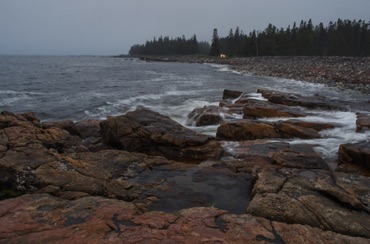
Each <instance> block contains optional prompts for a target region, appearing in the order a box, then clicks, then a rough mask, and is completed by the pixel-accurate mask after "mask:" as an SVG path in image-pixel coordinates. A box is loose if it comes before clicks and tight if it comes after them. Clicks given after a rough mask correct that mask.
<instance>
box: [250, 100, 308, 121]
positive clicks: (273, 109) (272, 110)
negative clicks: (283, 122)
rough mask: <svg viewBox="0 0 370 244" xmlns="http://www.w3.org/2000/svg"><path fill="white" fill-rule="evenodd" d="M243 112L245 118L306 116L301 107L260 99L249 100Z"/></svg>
mask: <svg viewBox="0 0 370 244" xmlns="http://www.w3.org/2000/svg"><path fill="white" fill-rule="evenodd" d="M243 113H244V118H248V119H255V118H276V117H304V116H305V115H304V114H303V113H302V112H301V111H299V109H294V108H292V107H289V106H283V105H278V104H273V103H269V102H265V101H259V100H248V101H247V102H246V103H245V106H244V109H243Z"/></svg>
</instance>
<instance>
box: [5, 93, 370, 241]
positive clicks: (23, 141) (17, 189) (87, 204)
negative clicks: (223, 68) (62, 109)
mask: <svg viewBox="0 0 370 244" xmlns="http://www.w3.org/2000/svg"><path fill="white" fill-rule="evenodd" d="M259 92H261V94H262V95H263V96H265V97H266V100H265V101H261V100H259V101H256V100H253V98H251V97H248V96H246V95H245V94H244V93H243V92H241V91H225V94H224V96H223V100H221V101H220V105H219V106H214V107H211V108H208V107H204V108H198V109H195V110H194V111H193V112H192V114H191V115H189V120H190V121H191V120H193V123H194V124H196V123H198V122H199V123H198V124H196V125H197V126H206V125H207V124H212V125H215V124H216V125H217V126H218V131H219V133H218V136H217V137H212V136H208V135H203V134H199V133H196V132H194V131H192V130H190V129H188V128H186V127H183V126H181V125H180V124H178V123H176V122H174V121H173V120H171V119H170V118H168V117H166V116H163V115H160V114H158V113H156V112H153V111H150V110H147V109H140V110H137V111H132V112H128V113H126V114H125V115H121V116H116V117H109V118H107V119H106V120H102V121H97V120H88V121H81V122H78V123H74V122H72V121H59V122H47V123H42V122H40V120H39V119H38V118H37V117H36V116H35V114H33V113H25V114H13V113H11V112H1V113H0V197H1V198H0V199H1V201H0V243H108V242H110V243H111V242H113V243H117V242H122V243H327V242H329V243H369V241H370V198H369V195H370V177H369V176H370V173H369V172H370V168H369V160H368V159H369V158H370V152H369V145H370V144H369V141H363V142H359V143H353V144H343V145H340V146H338V147H339V148H338V155H339V158H338V167H337V168H336V169H335V170H333V169H332V168H331V167H329V164H328V162H326V161H325V160H324V159H323V158H322V157H321V156H320V155H319V154H317V153H316V152H315V150H314V145H310V144H290V143H288V142H284V141H280V142H276V141H271V140H270V139H271V138H274V139H278V138H280V139H284V138H287V137H289V138H298V137H302V138H318V137H320V136H321V134H320V131H321V130H327V129H332V128H336V127H337V126H338V125H336V124H325V123H302V122H301V121H299V120H298V121H297V119H299V118H304V117H305V116H308V115H309V114H307V113H306V112H305V111H307V110H305V109H302V108H303V107H305V106H306V107H309V108H310V111H311V112H312V111H313V110H315V109H316V108H317V109H320V111H323V110H327V111H332V110H336V109H341V107H338V106H333V104H332V103H331V101H329V100H326V99H324V98H320V99H317V97H301V96H298V95H297V94H287V93H281V92H276V91H266V90H260V91H259ZM293 101H294V103H293ZM314 102H316V103H314ZM334 105H335V104H334ZM204 114H206V115H207V116H205V118H204V119H200V118H201V117H202V115H204ZM367 116H368V114H367V113H362V114H359V115H358V121H357V128H360V129H358V132H357V133H367V129H368V123H367V120H366V118H367ZM275 117H279V118H284V122H262V121H263V119H266V118H269V119H271V118H275ZM215 118H216V119H215ZM223 127H225V128H229V129H228V134H227V136H225V133H224V134H222V133H221V131H224V129H222V128H223ZM270 127H271V128H270ZM355 127H356V126H355V125H354V128H355ZM261 128H262V129H261ZM354 130H355V129H354ZM267 132H268V133H267ZM272 133H275V134H273V137H272V136H271V135H272ZM221 135H223V136H221ZM242 135H243V136H242Z"/></svg>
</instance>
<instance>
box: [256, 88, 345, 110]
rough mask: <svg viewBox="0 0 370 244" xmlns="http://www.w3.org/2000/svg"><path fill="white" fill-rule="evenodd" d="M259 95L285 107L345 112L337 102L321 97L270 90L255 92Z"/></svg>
mask: <svg viewBox="0 0 370 244" xmlns="http://www.w3.org/2000/svg"><path fill="white" fill-rule="evenodd" d="M257 92H258V93H261V94H262V96H263V97H264V98H266V99H268V101H269V102H272V103H277V104H283V105H286V106H301V107H305V108H311V109H317V108H319V109H329V110H332V109H341V110H345V109H344V108H343V107H340V106H339V104H338V103H339V102H338V101H330V100H328V99H326V98H324V97H321V96H303V95H300V94H293V93H285V92H278V91H270V90H261V89H259V90H258V91H257Z"/></svg>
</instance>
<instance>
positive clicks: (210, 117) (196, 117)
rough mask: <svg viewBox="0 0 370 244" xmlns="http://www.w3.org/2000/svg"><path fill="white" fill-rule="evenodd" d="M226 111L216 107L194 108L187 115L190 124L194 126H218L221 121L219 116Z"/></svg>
mask: <svg viewBox="0 0 370 244" xmlns="http://www.w3.org/2000/svg"><path fill="white" fill-rule="evenodd" d="M226 112H227V109H225V108H222V107H218V106H204V107H203V108H195V109H194V110H193V111H192V112H191V113H190V114H189V115H188V118H189V120H190V122H191V123H190V124H193V123H194V124H195V125H196V126H207V125H218V124H220V122H221V121H222V120H223V119H222V116H221V114H222V113H226Z"/></svg>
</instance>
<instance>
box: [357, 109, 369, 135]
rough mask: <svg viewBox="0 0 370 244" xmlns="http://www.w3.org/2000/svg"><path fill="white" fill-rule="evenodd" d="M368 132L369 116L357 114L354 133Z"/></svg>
mask: <svg viewBox="0 0 370 244" xmlns="http://www.w3.org/2000/svg"><path fill="white" fill-rule="evenodd" d="M366 130H370V114H361V113H358V114H357V120H356V132H365V131H366Z"/></svg>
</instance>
